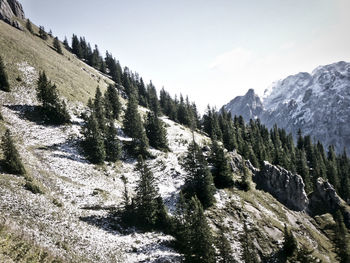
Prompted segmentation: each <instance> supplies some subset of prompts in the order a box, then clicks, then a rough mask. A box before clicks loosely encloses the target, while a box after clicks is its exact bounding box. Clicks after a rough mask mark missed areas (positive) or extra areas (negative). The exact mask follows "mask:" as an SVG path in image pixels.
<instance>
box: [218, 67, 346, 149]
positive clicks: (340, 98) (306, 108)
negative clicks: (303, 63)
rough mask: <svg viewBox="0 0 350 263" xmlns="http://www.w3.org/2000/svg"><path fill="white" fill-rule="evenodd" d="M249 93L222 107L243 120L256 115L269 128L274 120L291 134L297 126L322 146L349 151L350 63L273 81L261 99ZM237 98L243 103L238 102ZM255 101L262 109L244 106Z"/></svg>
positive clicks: (295, 131)
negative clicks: (256, 109) (332, 146)
mask: <svg viewBox="0 0 350 263" xmlns="http://www.w3.org/2000/svg"><path fill="white" fill-rule="evenodd" d="M252 94H254V92H253V91H252V90H249V91H248V92H247V94H246V95H244V96H242V97H237V98H235V99H233V100H232V101H231V102H230V103H228V104H226V105H225V106H224V109H225V110H227V111H230V112H231V113H232V115H233V116H234V115H242V116H243V117H244V118H245V120H249V119H251V118H256V117H258V118H260V120H261V122H262V123H263V124H265V125H266V126H268V127H270V128H271V127H272V126H273V125H274V124H275V123H276V124H277V125H278V127H280V128H284V129H286V130H287V131H288V132H292V133H293V134H294V135H296V133H297V131H298V129H301V130H302V132H303V134H304V135H311V136H312V138H314V139H315V140H320V141H321V142H322V143H323V144H324V145H326V146H328V145H331V144H332V145H334V146H335V148H336V150H337V152H342V151H343V149H344V147H345V148H346V149H347V152H349V151H350V125H349V123H350V63H347V62H344V61H341V62H337V63H334V64H330V65H326V66H320V67H318V68H316V69H315V70H314V71H313V72H312V73H311V74H309V73H306V72H301V73H298V74H296V75H292V76H289V77H287V78H285V79H283V80H280V81H277V82H276V83H274V84H273V85H272V87H271V89H269V90H267V91H266V92H265V95H264V97H263V99H262V100H260V99H259V98H258V97H257V95H255V94H254V95H252ZM237 101H238V102H237ZM241 101H244V105H239V104H241V103H240V102H241ZM257 102H258V103H261V105H262V108H263V109H262V110H260V109H259V111H254V112H253V111H252V112H251V113H250V112H248V111H247V110H246V109H247V108H252V109H253V108H254V105H257V104H258V103H257ZM239 106H240V107H239ZM257 112H260V114H257Z"/></svg>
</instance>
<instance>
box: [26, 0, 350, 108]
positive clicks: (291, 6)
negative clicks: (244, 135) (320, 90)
mask: <svg viewBox="0 0 350 263" xmlns="http://www.w3.org/2000/svg"><path fill="white" fill-rule="evenodd" d="M20 2H21V3H22V5H23V7H24V11H25V14H26V17H28V18H30V19H31V21H32V22H34V23H35V24H36V25H42V26H44V27H45V29H46V30H47V31H49V30H50V29H51V30H52V32H53V34H54V35H55V36H58V37H59V39H61V40H63V39H64V37H65V36H67V38H68V40H69V41H71V37H72V34H73V33H74V34H76V35H78V36H84V37H85V38H86V40H87V41H88V42H90V43H91V44H92V46H94V45H95V44H97V45H98V47H99V50H100V52H101V53H103V54H104V53H105V51H106V50H108V51H109V52H110V53H112V54H113V56H114V57H116V58H117V59H118V60H119V61H120V63H121V65H122V66H127V67H129V68H130V69H131V70H132V71H134V72H138V73H139V74H140V76H141V77H143V79H144V80H146V81H149V80H152V82H153V84H154V85H155V86H156V87H157V89H158V90H160V89H161V88H162V87H164V88H165V89H166V90H167V91H168V92H169V93H170V94H171V95H175V94H180V93H182V94H183V95H184V96H186V95H188V96H189V99H190V100H191V101H195V102H196V104H197V106H198V108H199V110H200V112H201V113H203V112H204V110H205V108H206V106H207V105H208V104H210V105H211V106H215V107H217V108H221V106H222V105H224V104H226V103H228V102H229V101H230V100H231V99H233V98H234V97H236V96H239V95H244V94H245V93H246V92H247V90H248V89H251V88H252V89H254V90H255V91H256V93H257V94H259V95H263V93H264V90H265V89H266V88H268V87H269V86H271V85H272V83H273V82H275V81H277V80H279V79H283V78H285V77H287V76H289V75H292V74H296V73H298V72H311V71H312V70H313V69H314V68H316V67H317V66H319V65H326V64H330V63H334V62H338V61H341V60H342V61H348V62H350V34H349V32H350V16H349V15H348V12H349V10H350V1H348V0H283V1H281V0H215V1H214V0H187V1H186V0H177V1H170V0H147V1H146V0H124V1H120V0H109V1H108V0H100V1H96V0H95V1H92V0H74V1H72V0H60V1H57V0H20Z"/></svg>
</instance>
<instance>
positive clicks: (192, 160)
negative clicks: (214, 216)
mask: <svg viewBox="0 0 350 263" xmlns="http://www.w3.org/2000/svg"><path fill="white" fill-rule="evenodd" d="M183 167H184V169H185V171H186V172H187V174H188V176H187V178H186V182H185V188H184V192H185V193H186V194H187V195H188V196H189V197H192V196H194V195H197V197H198V199H199V200H200V201H201V202H202V205H203V207H204V208H208V207H209V206H211V205H212V204H213V203H214V201H215V199H214V193H215V186H214V182H213V176H212V174H211V172H210V170H209V168H208V165H207V162H206V160H205V157H204V155H203V153H202V151H201V149H200V148H199V146H198V144H197V143H196V142H195V140H194V138H193V141H192V143H191V144H190V145H189V146H188V150H187V153H186V156H185V160H184V163H183Z"/></svg>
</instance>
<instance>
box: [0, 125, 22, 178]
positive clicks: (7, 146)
mask: <svg viewBox="0 0 350 263" xmlns="http://www.w3.org/2000/svg"><path fill="white" fill-rule="evenodd" d="M1 148H2V151H3V155H4V162H3V163H4V166H5V169H6V170H7V171H8V172H9V173H13V174H19V175H24V174H25V173H26V171H25V169H24V166H23V164H22V161H21V158H20V155H19V153H18V151H17V149H16V147H15V144H14V142H13V140H12V137H11V133H10V130H8V129H7V130H6V132H5V134H4V136H3V137H2V143H1Z"/></svg>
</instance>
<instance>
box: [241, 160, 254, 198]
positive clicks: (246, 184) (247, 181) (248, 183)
mask: <svg viewBox="0 0 350 263" xmlns="http://www.w3.org/2000/svg"><path fill="white" fill-rule="evenodd" d="M241 185H242V189H243V190H244V191H249V190H251V189H252V174H251V172H250V171H249V169H248V168H247V166H246V165H245V163H244V162H243V175H242V181H241Z"/></svg>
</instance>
